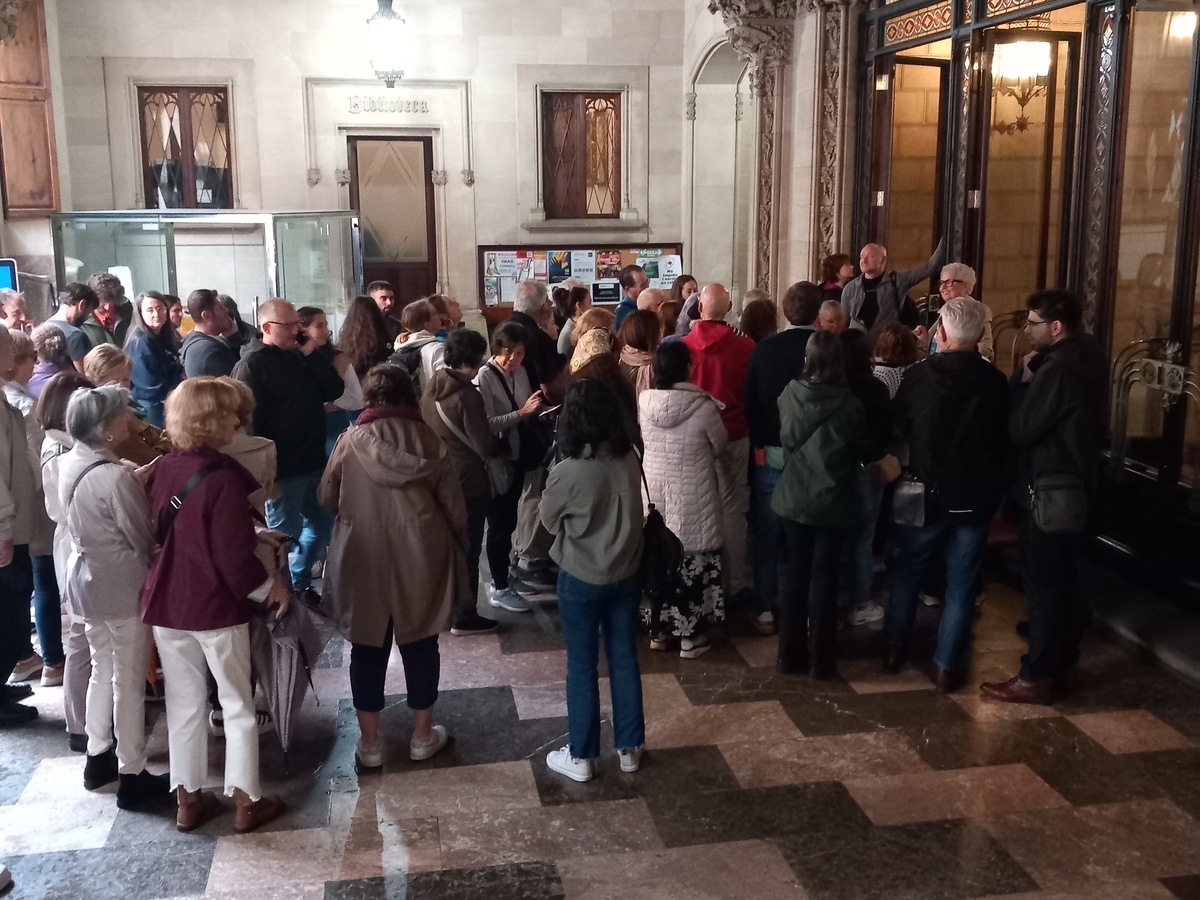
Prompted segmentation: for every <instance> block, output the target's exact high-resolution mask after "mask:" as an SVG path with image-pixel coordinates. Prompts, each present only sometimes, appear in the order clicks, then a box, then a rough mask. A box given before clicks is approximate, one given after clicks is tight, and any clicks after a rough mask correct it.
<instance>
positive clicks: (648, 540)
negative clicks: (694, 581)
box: [638, 457, 684, 622]
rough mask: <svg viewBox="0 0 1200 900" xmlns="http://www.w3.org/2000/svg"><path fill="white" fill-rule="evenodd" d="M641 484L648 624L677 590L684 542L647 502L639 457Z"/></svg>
mask: <svg viewBox="0 0 1200 900" xmlns="http://www.w3.org/2000/svg"><path fill="white" fill-rule="evenodd" d="M638 469H639V470H640V471H641V476H642V484H643V485H645V487H646V502H647V504H648V509H647V511H646V522H645V524H644V525H643V526H642V569H641V577H642V592H643V594H644V595H645V597H646V599H647V600H648V601H649V603H650V613H651V619H650V621H651V622H658V621H660V620H661V618H662V611H663V606H664V605H665V604H667V603H669V602H671V601H672V600H673V599H674V597H675V593H676V591H677V590H678V589H679V572H680V569H681V568H682V567H683V556H684V552H683V542H682V541H680V540H679V538H678V536H676V534H675V532H673V531H671V529H670V528H668V527H667V522H666V520H665V519H664V518H663V516H662V513H660V512H659V511H658V510H657V509H656V508H655V506H654V504H653V503H652V502H651V501H650V485H649V483H648V482H647V481H646V470H645V468H644V467H643V466H642V460H641V457H638Z"/></svg>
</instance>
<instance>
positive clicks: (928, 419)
mask: <svg viewBox="0 0 1200 900" xmlns="http://www.w3.org/2000/svg"><path fill="white" fill-rule="evenodd" d="M984 321H985V312H984V309H983V305H982V304H980V303H977V302H975V301H974V300H970V299H960V300H951V301H950V302H949V303H947V304H946V305H945V306H943V307H942V309H941V316H940V318H939V319H938V324H937V342H938V347H940V348H941V352H939V353H938V354H937V355H936V356H931V357H930V358H929V359H927V360H925V361H924V362H921V363H918V364H917V365H915V366H913V367H912V368H910V369H909V370H908V371H907V372H905V373H904V381H903V383H902V384H901V385H900V390H899V391H898V392H897V393H896V399H895V401H894V403H893V411H894V414H895V419H896V431H897V436H898V437H899V438H900V439H902V440H905V441H907V443H908V448H909V470H910V471H911V472H912V473H913V474H914V475H915V476H916V477H917V479H918V480H919V481H920V482H922V483H923V484H924V485H925V523H924V524H923V525H904V526H900V527H899V538H900V555H899V563H898V566H897V569H896V572H895V574H894V576H893V578H892V593H891V599H890V600H889V601H888V608H887V617H886V619H885V620H884V635H885V637H886V639H887V649H886V651H885V656H884V661H883V667H884V670H885V671H887V672H891V673H896V672H899V671H900V668H901V666H903V664H904V661H905V658H906V656H907V653H908V644H909V639H910V638H911V636H912V629H913V622H914V621H915V619H916V614H917V594H918V591H919V590H920V587H921V579H922V578H923V577H924V575H925V569H926V567H927V566H928V565H929V562H930V559H931V558H937V559H940V555H939V556H937V557H935V556H934V554H935V551H937V550H938V549H939V548H940V547H941V545H942V542H943V539H945V541H946V609H945V612H944V613H943V614H942V624H941V627H940V629H939V630H938V642H937V651H936V652H935V653H934V657H933V659H934V663H935V664H936V666H937V687H938V690H940V691H943V692H946V693H949V692H952V691H955V690H957V689H958V688H959V687H961V686H962V682H963V679H964V677H965V675H966V669H967V659H968V656H969V654H970V649H971V628H972V626H973V625H974V622H975V584H976V581H977V580H978V578H979V571H980V566H981V565H982V563H983V551H984V548H985V546H986V544H987V532H988V523H989V522H990V521H991V518H992V516H993V515H994V514H995V512H996V509H997V508H998V507H999V505H1000V499H1001V496H1002V495H1003V493H1004V464H1005V458H1006V456H1007V448H1008V435H1007V424H1008V385H1007V384H1006V383H1005V380H1004V376H1003V375H1002V374H1001V373H1000V372H999V370H997V369H996V368H995V367H994V366H993V365H992V364H991V363H989V362H988V361H987V360H986V359H984V358H983V357H982V356H981V355H980V354H979V339H980V337H981V336H982V335H983V326H984Z"/></svg>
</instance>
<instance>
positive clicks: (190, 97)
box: [138, 87, 233, 209]
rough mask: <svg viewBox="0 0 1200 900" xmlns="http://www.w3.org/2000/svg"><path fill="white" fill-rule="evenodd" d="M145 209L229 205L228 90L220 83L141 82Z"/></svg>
mask: <svg viewBox="0 0 1200 900" xmlns="http://www.w3.org/2000/svg"><path fill="white" fill-rule="evenodd" d="M138 107H139V109H140V112H141V115H140V118H141V127H142V171H143V173H144V176H143V177H144V187H145V194H146V208H147V209H231V208H232V207H233V168H232V157H233V151H232V145H231V143H230V135H229V96H228V91H227V89H226V88H223V87H195V88H193V87H140V88H138Z"/></svg>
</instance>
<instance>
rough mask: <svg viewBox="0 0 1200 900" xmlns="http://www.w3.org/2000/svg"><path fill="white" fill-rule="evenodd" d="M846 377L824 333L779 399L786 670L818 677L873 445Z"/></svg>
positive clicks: (828, 651) (775, 502)
mask: <svg viewBox="0 0 1200 900" xmlns="http://www.w3.org/2000/svg"><path fill="white" fill-rule="evenodd" d="M843 375H844V364H843V360H842V345H841V342H840V341H839V340H838V339H837V336H836V335H834V334H832V333H830V332H827V331H818V332H817V333H816V334H814V335H813V336H812V338H810V339H809V342H808V347H807V349H806V352H805V354H804V377H803V378H799V379H797V380H795V381H793V382H792V383H791V384H789V385H788V386H787V388H785V389H784V392H783V394H782V396H780V398H779V421H780V424H781V426H782V427H781V429H780V439H781V443H782V444H783V449H784V453H785V462H784V467H783V473H782V474H781V475H780V477H779V483H778V484H777V485H776V487H775V493H774V494H773V495H772V497H771V509H773V510H774V511H775V512H776V513H777V514H778V515H779V516H781V517H782V518H783V529H784V534H785V535H786V537H787V543H788V559H787V562H786V563H785V565H784V566H783V571H782V573H781V578H780V582H781V584H780V588H781V590H780V610H779V664H778V668H779V671H780V672H782V673H784V674H797V673H799V672H803V671H805V670H806V669H807V670H808V672H809V674H811V675H812V677H813V678H817V679H826V678H829V677H831V676H832V675H833V671H834V653H835V650H836V645H837V570H838V565H839V560H840V559H841V555H842V545H843V544H844V543H845V540H846V537H847V535H848V534H849V532H850V529H851V528H852V527H853V526H854V524H855V519H856V517H857V515H858V503H857V500H856V497H857V493H856V490H857V488H856V485H857V478H858V470H859V466H860V465H861V463H862V451H863V449H864V447H865V445H866V442H867V421H866V414H865V413H864V411H863V406H862V403H861V402H859V400H858V398H856V397H855V396H854V395H853V394H852V393H851V391H850V388H849V386H848V385H847V384H846V381H845V378H844V377H843ZM810 632H811V637H810Z"/></svg>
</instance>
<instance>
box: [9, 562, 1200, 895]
mask: <svg viewBox="0 0 1200 900" xmlns="http://www.w3.org/2000/svg"><path fill="white" fill-rule="evenodd" d="M488 612H489V613H491V612H494V611H492V610H490V609H489V610H488ZM937 615H938V611H937V610H928V609H922V610H921V614H920V620H919V625H918V636H917V643H918V650H917V651H916V653H915V654H914V656H915V658H916V660H917V663H916V665H914V666H912V667H910V668H908V669H906V670H905V671H904V672H903V673H901V674H900V675H899V676H885V675H883V674H882V673H881V672H880V671H879V665H878V658H879V655H880V652H881V642H880V635H879V632H878V630H877V629H876V628H873V627H866V628H857V629H847V630H845V631H843V632H842V638H841V645H842V646H841V656H840V662H839V672H840V677H838V678H837V679H835V680H833V681H830V682H823V683H817V682H813V681H811V680H809V679H807V678H785V677H781V676H778V675H776V674H775V673H774V671H773V667H772V663H773V659H774V652H775V647H774V639H772V638H761V637H757V636H751V631H750V629H749V628H747V627H745V624H746V623H745V622H744V621H742V620H740V619H739V618H737V617H735V618H734V619H733V620H732V621H731V623H730V625H729V628H728V635H727V636H726V637H725V638H724V639H722V640H719V641H718V642H717V646H716V647H715V648H714V649H713V650H712V651H711V652H710V653H708V654H707V655H705V656H703V657H700V658H699V659H696V660H682V659H680V658H679V657H678V655H676V654H669V653H651V652H650V651H649V650H648V649H647V648H644V647H643V649H642V652H641V659H642V664H643V685H644V691H645V707H646V720H647V746H648V752H647V754H646V756H645V758H644V762H643V766H642V770H641V771H640V772H638V773H637V774H633V775H626V774H622V773H621V772H620V770H619V767H618V765H617V760H616V756H615V753H613V752H612V750H611V732H609V731H608V730H607V724H606V730H605V735H604V740H605V746H606V748H607V749H606V756H605V757H604V758H603V759H602V760H601V762H600V766H599V771H598V775H597V777H596V778H595V779H594V780H593V781H591V782H589V783H587V784H576V783H574V782H570V781H567V780H565V779H563V778H561V777H559V776H557V775H554V774H553V773H550V772H549V771H548V770H547V768H546V765H545V755H546V752H547V751H548V750H550V749H553V748H555V747H558V746H561V745H562V744H563V743H564V741H565V737H566V718H565V716H566V701H565V691H564V678H565V665H566V660H565V655H564V652H563V650H562V644H561V636H560V634H559V625H558V619H557V615H556V613H555V610H554V607H553V605H552V604H546V605H540V606H539V607H538V608H537V609H536V610H535V612H534V614H533V615H524V616H518V615H512V614H507V613H499V614H498V617H499V618H501V619H502V620H503V631H501V632H500V633H499V634H494V635H487V636H479V637H462V638H456V637H452V636H449V635H446V636H445V637H443V639H442V643H441V647H442V694H441V699H440V700H439V702H438V705H437V709H436V720H437V721H439V722H441V723H443V724H445V725H446V726H447V728H448V729H449V731H450V733H451V735H452V736H453V743H452V744H451V745H450V746H449V747H448V748H447V750H445V751H444V752H443V753H442V754H440V755H438V756H437V757H435V758H433V759H432V760H429V761H427V762H424V763H413V762H411V761H409V759H408V755H407V745H408V739H409V736H410V729H411V719H410V716H409V713H408V709H407V707H406V706H405V705H404V702H403V695H404V690H405V687H404V676H403V671H402V669H401V668H400V666H399V659H398V657H397V656H396V655H395V654H394V655H393V660H392V663H393V665H392V668H391V669H390V670H389V674H388V687H387V690H388V695H389V696H388V704H387V707H386V709H385V710H384V713H383V719H382V730H383V734H384V736H385V740H386V741H387V748H388V749H387V752H386V754H385V764H384V768H383V772H382V774H377V775H371V776H364V777H362V778H359V777H357V776H356V775H355V773H354V767H353V756H354V745H355V741H356V739H357V727H356V725H355V721H354V713H353V709H352V707H351V705H350V701H349V700H348V699H347V698H348V695H349V680H348V670H347V668H346V667H347V665H348V664H349V648H348V646H346V645H344V644H342V643H341V642H340V640H335V642H334V643H333V644H331V645H330V647H329V649H328V650H327V651H326V653H325V655H324V657H323V658H322V661H321V667H320V668H319V670H318V671H316V673H315V677H314V682H315V685H316V697H315V698H314V697H310V698H309V700H308V701H307V703H306V705H305V707H304V709H303V710H302V712H301V714H300V718H299V724H298V726H297V727H296V729H295V735H296V737H295V738H294V742H293V747H292V750H291V752H290V754H289V755H288V756H287V758H285V757H284V755H283V754H282V753H281V752H280V750H279V747H278V744H277V742H276V741H275V739H274V737H273V736H266V737H264V738H263V740H262V766H263V773H264V782H265V785H266V788H267V790H268V791H270V792H274V793H279V794H281V795H282V796H283V797H284V798H285V799H286V800H287V802H288V804H289V807H290V811H289V812H288V814H287V815H286V816H285V817H284V818H283V819H281V820H279V821H278V822H276V823H273V824H272V825H270V826H268V827H267V828H265V829H263V830H262V831H260V832H257V833H254V834H249V835H237V834H235V833H234V831H233V823H232V815H231V814H227V815H223V816H221V817H219V818H217V819H216V820H214V821H212V822H211V823H209V824H207V825H206V826H204V827H203V828H201V829H200V830H199V831H198V832H196V833H194V834H191V835H182V834H179V833H178V832H176V831H175V829H174V827H173V818H172V815H173V813H172V810H171V809H170V808H168V807H165V806H164V807H163V808H159V809H148V810H144V811H139V812H125V811H120V810H118V809H117V808H116V804H115V798H114V797H113V794H112V789H111V788H109V789H106V790H103V791H100V792H97V793H94V794H93V793H88V792H87V791H85V790H84V789H83V785H82V770H83V758H82V757H81V756H78V755H75V754H71V753H69V752H68V750H67V747H66V738H65V734H64V733H63V730H62V710H61V696H60V694H61V689H59V688H47V689H41V688H39V689H38V690H37V691H36V694H35V697H34V702H35V703H36V705H37V706H38V707H39V708H40V710H41V713H42V716H41V718H40V719H39V720H38V722H37V723H36V724H35V725H34V726H32V727H29V728H24V729H17V730H11V731H7V732H3V733H0V746H2V747H3V749H4V752H3V753H2V754H0V859H3V860H4V861H6V862H7V863H8V865H9V866H10V867H11V868H12V870H13V873H14V877H15V880H16V885H15V888H14V890H13V893H12V894H11V896H12V897H14V898H22V900H23V898H43V897H45V898H63V900H67V898H85V897H86V898H89V900H101V898H109V897H111V898H122V900H152V898H166V897H178V898H198V897H209V898H222V900H321V898H327V900H352V898H353V900H358V898H398V897H405V898H410V900H419V898H455V900H457V898H480V900H482V898H488V900H505V898H543V897H546V898H549V897H565V898H571V900H585V898H586V900H610V898H611V900H616V898H620V900H634V898H645V900H650V898H742V897H753V898H761V900H775V898H790V900H801V898H812V900H867V898H880V900H897V898H911V900H933V898H946V900H955V898H968V897H972V898H978V897H987V898H994V897H1009V898H1019V900H1032V898H1043V900H1068V898H1078V900H1084V898H1087V900H1110V898H1111V900H1151V898H1155V900H1169V898H1172V897H1175V898H1200V692H1198V691H1196V690H1195V689H1193V688H1191V687H1189V686H1187V685H1185V684H1183V683H1182V682H1180V681H1177V680H1176V679H1174V678H1173V677H1171V676H1170V675H1168V674H1166V673H1165V672H1163V671H1162V670H1160V669H1158V668H1156V667H1155V666H1154V665H1152V664H1150V663H1148V662H1145V661H1143V660H1139V659H1137V658H1135V657H1134V656H1133V655H1132V654H1131V653H1130V652H1129V651H1127V650H1125V649H1123V648H1122V647H1120V646H1117V645H1116V644H1114V643H1112V642H1109V641H1107V640H1105V639H1102V638H1099V637H1095V636H1092V637H1089V639H1088V641H1087V644H1086V647H1085V655H1084V661H1083V665H1082V667H1081V668H1082V672H1081V678H1082V682H1083V684H1082V689H1081V690H1080V692H1079V693H1077V694H1076V695H1074V696H1072V697H1070V698H1069V699H1067V700H1064V701H1063V702H1062V703H1060V704H1058V705H1055V706H1053V707H1049V706H1047V707H1036V706H1025V707H1011V706H1005V705H998V704H993V703H988V702H986V701H982V700H980V699H979V697H978V695H977V693H976V692H975V689H974V686H975V685H977V684H978V683H979V682H980V681H982V680H987V679H992V678H1000V677H1007V676H1008V675H1010V674H1011V673H1012V672H1013V671H1014V667H1015V665H1016V662H1017V659H1018V657H1019V656H1020V654H1021V652H1022V649H1023V646H1024V645H1023V642H1022V640H1021V639H1020V638H1019V637H1017V635H1016V634H1015V632H1014V624H1015V622H1016V620H1017V619H1018V618H1019V617H1020V615H1021V599H1020V597H1019V596H1018V595H1017V594H1016V593H1015V592H1013V591H1012V590H1011V589H1009V588H1006V587H1004V586H1003V585H999V584H989V585H988V589H987V601H986V602H985V603H984V605H983V607H982V608H981V610H980V616H979V620H978V622H977V625H976V629H975V644H974V647H975V653H974V656H973V660H972V677H971V687H970V688H967V689H964V690H963V691H962V692H961V693H958V694H955V695H952V696H946V695H941V694H938V693H936V692H935V691H934V689H933V684H932V682H931V680H930V674H931V671H932V670H931V663H930V661H929V658H930V655H931V651H932V643H933V641H934V639H935V628H936V621H937ZM601 674H602V675H603V671H602V672H601ZM605 691H606V685H602V695H603V694H604V692H605ZM148 719H149V723H150V728H151V737H150V753H151V768H152V769H155V770H158V771H162V770H165V768H166V764H167V755H166V732H165V717H164V716H163V714H162V709H161V707H157V706H151V707H149V712H148ZM222 752H223V746H222V743H221V741H219V740H214V741H213V742H212V748H211V772H210V775H211V781H212V784H213V786H217V785H219V783H220V772H221V766H222V762H223V759H222Z"/></svg>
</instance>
